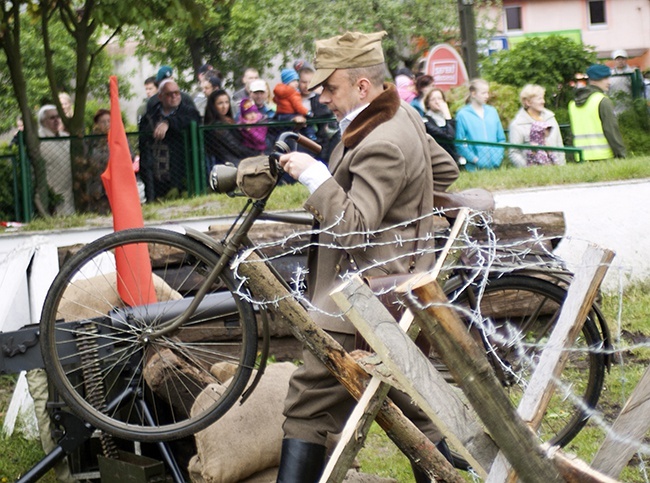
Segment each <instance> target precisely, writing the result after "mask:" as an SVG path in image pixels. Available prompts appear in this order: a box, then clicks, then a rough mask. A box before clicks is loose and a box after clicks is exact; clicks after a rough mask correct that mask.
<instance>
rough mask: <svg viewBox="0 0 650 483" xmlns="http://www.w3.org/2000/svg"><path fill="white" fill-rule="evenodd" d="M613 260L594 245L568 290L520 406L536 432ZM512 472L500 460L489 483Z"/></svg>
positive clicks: (505, 463) (500, 459) (611, 253)
mask: <svg viewBox="0 0 650 483" xmlns="http://www.w3.org/2000/svg"><path fill="white" fill-rule="evenodd" d="M613 258H614V252H612V251H611V250H607V249H604V248H601V247H598V246H596V245H593V244H589V245H587V248H586V249H585V252H584V254H583V256H582V261H581V264H580V266H579V267H578V269H577V270H576V273H575V274H574V276H573V280H572V281H571V285H570V286H569V289H568V290H567V296H566V299H565V301H564V303H563V305H562V309H561V311H560V316H559V318H558V321H557V323H556V324H555V327H554V328H553V331H552V332H551V336H550V337H549V339H548V343H547V346H546V348H545V349H544V351H543V352H542V354H541V356H540V360H539V362H538V364H537V367H536V368H535V371H534V372H533V375H532V376H531V378H530V381H529V382H528V387H527V388H526V391H525V392H524V395H523V397H522V399H521V401H520V403H519V408H518V411H517V412H518V413H519V416H520V417H521V418H522V419H523V420H524V421H526V422H527V423H529V425H530V427H531V428H533V429H537V428H538V427H539V425H540V424H541V421H542V419H543V417H544V413H545V412H546V409H547V407H548V403H549V401H550V400H551V397H552V396H553V391H554V390H555V383H554V381H555V380H556V379H558V378H559V377H560V374H561V372H562V370H563V369H564V365H565V364H566V360H567V357H568V352H567V349H569V348H570V347H571V346H572V345H573V343H574V341H575V340H576V338H577V337H578V334H579V333H580V331H581V330H582V326H583V325H584V322H585V320H586V318H587V315H588V314H589V311H590V310H591V306H592V304H593V302H594V299H595V298H596V294H597V293H598V287H600V284H601V283H602V280H603V278H604V277H605V273H607V269H608V268H609V264H610V263H611V261H612V259H613ZM509 472H510V468H509V465H508V464H507V461H506V459H505V458H497V460H496V461H495V464H494V465H493V466H492V470H491V471H490V476H489V477H488V480H487V483H502V482H504V481H507V480H508V474H509Z"/></svg>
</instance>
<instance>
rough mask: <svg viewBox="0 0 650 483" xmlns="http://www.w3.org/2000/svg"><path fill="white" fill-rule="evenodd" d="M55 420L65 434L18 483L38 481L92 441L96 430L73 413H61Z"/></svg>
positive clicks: (55, 416) (57, 414) (56, 415)
mask: <svg viewBox="0 0 650 483" xmlns="http://www.w3.org/2000/svg"><path fill="white" fill-rule="evenodd" d="M54 419H55V420H56V421H57V422H58V424H60V425H61V426H63V427H64V428H65V434H64V435H63V437H62V438H61V440H60V441H59V444H58V446H57V447H56V448H54V450H53V451H52V452H50V453H48V454H46V455H45V457H44V458H43V459H42V460H41V461H39V462H38V463H36V464H35V465H34V466H33V467H32V468H31V469H30V470H29V471H28V472H27V473H25V474H24V475H23V476H22V477H21V478H20V479H19V480H17V482H16V483H33V482H36V481H38V480H39V479H40V478H41V477H43V475H45V473H47V472H48V471H49V470H51V469H52V468H54V466H55V465H56V464H57V463H58V462H59V461H61V460H62V459H64V458H65V457H66V456H67V455H69V454H70V453H72V452H73V451H74V450H75V449H77V448H78V447H79V446H81V445H82V444H84V443H85V442H86V441H88V440H89V439H90V437H91V436H92V434H93V431H94V428H93V427H92V426H90V424H87V423H85V422H84V421H82V420H81V419H79V418H78V417H77V416H75V415H74V414H72V413H68V412H64V411H60V412H58V413H56V414H55V415H54Z"/></svg>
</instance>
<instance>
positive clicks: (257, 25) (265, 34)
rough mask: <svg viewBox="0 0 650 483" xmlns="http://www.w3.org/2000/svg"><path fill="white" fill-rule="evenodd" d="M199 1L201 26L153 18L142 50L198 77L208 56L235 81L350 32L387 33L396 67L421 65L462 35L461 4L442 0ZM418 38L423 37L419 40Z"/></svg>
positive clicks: (308, 55) (391, 60)
mask: <svg viewBox="0 0 650 483" xmlns="http://www.w3.org/2000/svg"><path fill="white" fill-rule="evenodd" d="M197 2H199V3H200V4H202V5H203V6H204V7H205V8H206V11H205V14H204V16H203V17H202V19H201V27H200V28H193V27H191V26H189V25H188V24H187V23H186V22H183V21H180V20H179V21H176V22H174V24H173V26H171V27H170V28H168V29H166V30H161V28H160V23H159V22H155V21H154V22H150V23H149V24H148V25H146V26H145V28H144V29H143V31H142V34H143V35H144V41H143V42H141V43H140V46H139V50H138V52H139V53H140V54H143V55H144V54H146V55H148V56H149V57H150V58H151V60H152V63H153V64H154V65H163V64H169V65H172V66H174V68H175V69H177V70H178V71H179V72H182V73H185V74H193V73H194V72H195V71H196V69H197V68H198V67H199V66H200V65H201V64H202V62H203V61H207V62H209V63H211V64H212V65H214V66H215V68H218V69H219V70H220V71H221V72H222V74H223V75H225V76H227V75H229V74H232V77H231V78H230V82H231V83H233V84H235V85H236V84H237V83H238V82H239V79H240V78H241V75H242V73H243V71H244V69H245V68H246V67H248V66H254V67H257V68H258V69H260V70H261V71H262V73H264V71H267V72H268V69H269V68H270V67H271V65H272V64H273V62H274V61H276V60H277V59H276V56H278V55H280V56H282V57H281V62H282V63H290V62H291V61H293V60H294V59H296V58H307V59H310V58H311V57H312V54H313V49H314V40H315V39H319V38H325V37H329V36H333V35H337V34H340V33H342V32H343V31H345V30H359V31H366V32H370V31H376V30H386V31H387V32H388V36H387V37H386V39H385V40H384V44H383V45H384V50H385V52H386V56H387V63H388V65H389V68H391V69H393V70H394V69H396V68H397V67H399V66H400V65H404V64H405V65H412V64H414V63H415V61H416V60H417V59H418V58H419V57H420V56H421V55H422V51H423V49H426V48H427V47H428V46H429V45H433V44H436V43H439V42H450V41H452V40H453V39H455V38H456V37H457V35H458V30H457V28H455V26H456V25H457V23H458V19H457V11H456V4H455V3H454V2H448V1H442V0H437V1H435V2H431V1H425V0H405V1H403V2H395V1H394V0H350V1H348V2H322V1H320V0H303V1H301V2H293V1H289V0H259V1H257V2H249V1H245V0H229V1H225V2H219V3H217V4H213V3H212V2H210V1H209V0H197ZM432 4H433V5H432ZM433 10H435V14H432V12H433ZM297 32H299V35H296V33H297ZM138 35H140V34H139V33H138ZM138 38H139V39H140V40H142V38H141V37H138ZM414 39H417V40H421V41H420V42H417V43H413V41H414ZM179 77H181V76H179ZM181 87H183V88H188V86H187V85H181Z"/></svg>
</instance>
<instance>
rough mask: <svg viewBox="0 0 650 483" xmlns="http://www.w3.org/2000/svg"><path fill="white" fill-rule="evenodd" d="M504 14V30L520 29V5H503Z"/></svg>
mask: <svg viewBox="0 0 650 483" xmlns="http://www.w3.org/2000/svg"><path fill="white" fill-rule="evenodd" d="M504 10H505V14H506V30H507V31H509V30H521V29H522V25H521V7H504Z"/></svg>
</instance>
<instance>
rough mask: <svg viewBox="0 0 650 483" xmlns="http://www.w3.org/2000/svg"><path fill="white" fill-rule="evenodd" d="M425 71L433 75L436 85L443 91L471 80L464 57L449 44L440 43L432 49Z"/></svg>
mask: <svg viewBox="0 0 650 483" xmlns="http://www.w3.org/2000/svg"><path fill="white" fill-rule="evenodd" d="M424 72H425V74H429V75H430V76H432V77H433V82H434V84H435V86H436V87H438V88H440V89H442V90H443V91H446V90H449V89H451V88H452V87H457V86H460V85H463V84H465V83H466V82H467V81H468V80H469V79H468V76H467V69H466V68H465V63H464V62H463V59H462V58H461V56H460V55H458V52H456V49H454V48H453V47H452V46H451V45H449V44H438V45H436V46H435V47H433V48H432V49H431V51H430V52H429V55H428V56H427V60H426V63H425V65H424Z"/></svg>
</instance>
